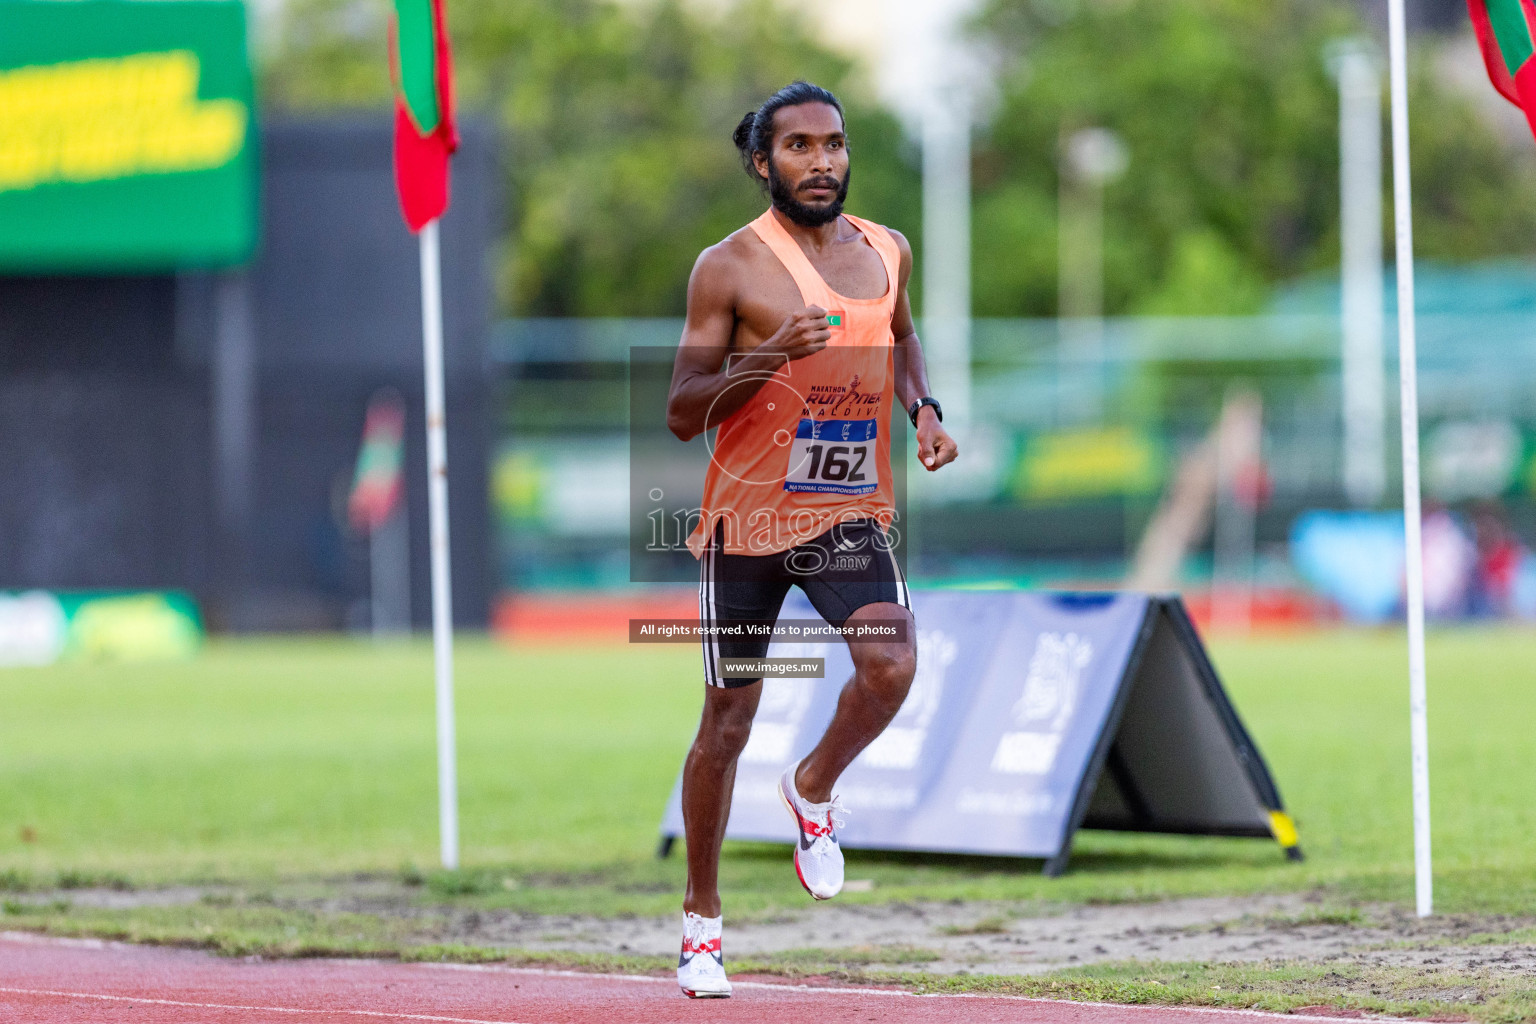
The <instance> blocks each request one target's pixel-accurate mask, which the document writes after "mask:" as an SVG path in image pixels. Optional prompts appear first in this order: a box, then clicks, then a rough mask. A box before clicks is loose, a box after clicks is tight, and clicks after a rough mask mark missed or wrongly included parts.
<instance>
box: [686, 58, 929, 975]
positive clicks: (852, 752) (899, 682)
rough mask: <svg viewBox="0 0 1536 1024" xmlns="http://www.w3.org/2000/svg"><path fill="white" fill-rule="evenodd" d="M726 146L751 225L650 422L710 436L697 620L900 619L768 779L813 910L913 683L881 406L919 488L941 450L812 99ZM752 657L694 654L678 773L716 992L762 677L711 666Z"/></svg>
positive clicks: (908, 317) (700, 960)
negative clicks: (850, 807)
mask: <svg viewBox="0 0 1536 1024" xmlns="http://www.w3.org/2000/svg"><path fill="white" fill-rule="evenodd" d="M733 139H734V141H735V143H736V147H737V148H738V149H739V150H740V151H741V155H742V162H743V164H744V165H745V166H746V169H747V172H748V174H749V175H751V177H752V178H753V180H755V181H757V182H759V184H760V185H762V186H763V187H764V188H765V190H766V191H767V192H768V195H769V198H770V199H771V203H772V205H771V206H770V208H769V209H768V211H767V212H766V213H764V214H763V215H762V216H761V217H759V218H757V220H755V221H753V222H752V223H751V224H749V225H747V226H746V227H744V228H742V229H740V230H739V231H736V232H735V233H734V234H732V235H731V236H730V237H728V238H726V239H725V240H724V241H723V242H720V243H719V244H717V245H714V246H711V247H710V248H708V249H706V250H704V252H703V253H702V254H701V255H700V256H699V259H698V262H697V263H696V264H695V265H694V269H693V275H692V277H691V279H690V280H689V282H688V320H687V325H686V326H685V327H684V330H683V338H682V344H681V346H680V347H679V349H678V353H677V362H676V365H675V366H674V368H673V374H672V388H671V393H670V395H669V397H668V403H667V424H668V426H669V427H670V428H671V430H672V432H673V433H674V434H676V435H677V436H678V437H679V438H681V439H682V440H684V441H687V440H690V439H692V438H694V437H696V436H698V435H699V434H702V433H704V432H705V431H706V430H708V429H710V428H712V427H717V428H718V430H717V432H716V437H715V441H714V445H713V449H712V453H711V454H712V457H711V461H710V466H709V470H708V473H707V475H706V477H705V483H704V500H703V515H702V516H701V518H700V522H699V527H698V529H697V530H696V531H695V532H694V533H693V535H692V536H691V537H690V538H689V541H688V544H689V547H690V548H691V549H692V551H693V553H694V554H695V555H696V556H698V557H699V559H700V562H701V573H700V584H699V618H700V622H701V624H702V625H704V626H705V627H710V626H716V627H720V626H729V625H730V624H733V623H763V622H768V623H771V622H773V621H774V620H776V619H777V618H778V614H779V607H780V605H781V603H782V602H783V600H784V597H785V595H786V594H787V593H788V591H789V588H790V586H792V585H795V586H799V587H800V589H801V590H802V591H804V592H805V595H806V596H807V597H808V598H809V599H810V601H811V604H812V605H813V606H814V607H815V608H816V610H817V612H819V613H820V614H821V616H822V617H823V618H825V619H826V620H827V621H828V622H829V623H830V624H832V625H833V626H837V627H848V628H850V629H851V628H854V627H856V626H857V625H858V624H859V623H861V622H867V621H871V620H884V621H886V622H896V623H900V624H901V626H900V628H899V630H898V634H899V635H898V638H897V639H895V640H893V641H891V642H858V643H850V644H849V651H850V652H851V654H852V657H853V665H854V675H853V678H852V679H851V680H849V682H848V683H847V685H846V686H844V687H843V691H842V695H841V697H840V698H839V699H838V705H837V712H836V714H835V715H834V717H833V719H832V722H831V724H830V725H829V726H828V727H827V731H826V733H825V734H824V735H823V736H822V738H821V740H820V742H819V743H818V744H817V745H816V748H815V749H814V750H812V751H811V752H810V754H808V755H807V756H806V757H805V758H804V759H803V760H801V761H799V762H797V763H796V764H792V765H790V766H789V767H788V768H786V769H785V771H784V775H783V778H782V779H781V780H780V782H779V795H780V797H781V798H782V799H783V801H784V804H785V806H786V808H788V810H789V812H790V814H792V815H793V816H794V819H795V822H796V825H797V826H798V828H799V832H800V842H799V843H798V844H797V846H796V848H795V853H794V864H795V871H796V873H797V875H798V876H799V879H800V883H801V884H802V885H803V886H804V887H805V889H806V890H807V891H808V892H809V893H810V894H811V895H812V896H813V897H814V898H816V899H830V898H831V897H833V896H835V895H837V893H838V891H839V890H841V889H842V885H843V854H842V850H841V849H839V847H838V842H837V832H836V830H837V829H838V828H839V827H840V826H841V824H842V822H841V821H840V819H839V818H838V817H837V814H838V812H840V811H841V810H842V807H841V805H840V804H838V803H837V801H836V799H835V798H834V796H833V792H832V788H833V786H834V785H835V784H836V782H837V779H838V777H839V776H840V775H841V774H842V773H843V770H844V769H845V768H847V767H848V765H849V764H850V763H851V762H852V761H853V759H854V758H855V757H857V756H858V754H859V752H860V751H862V750H863V749H864V748H865V747H866V746H868V745H869V743H870V742H871V741H872V740H874V738H875V737H876V736H878V735H879V734H880V733H881V731H882V730H884V729H885V727H886V725H888V724H889V723H890V721H891V719H892V718H893V717H894V716H895V715H896V712H897V711H898V710H899V709H900V708H901V703H902V701H903V700H905V699H906V696H907V690H908V688H909V687H910V686H911V685H912V676H913V672H914V670H915V669H916V666H917V650H916V637H915V634H914V629H913V623H912V613H911V610H910V609H911V606H910V604H909V603H908V600H907V587H906V582H905V580H904V579H903V577H902V573H901V569H900V567H899V566H898V565H897V562H896V558H895V556H894V553H893V552H892V551H891V543H890V542H889V540H888V536H889V535H888V532H887V530H888V528H889V527H890V526H891V524H892V520H893V519H894V516H895V503H894V497H893V491H892V483H891V466H890V445H891V438H890V430H891V420H892V417H891V402H892V400H893V397H894V398H897V399H899V400H900V401H901V403H902V406H903V408H905V409H906V410H907V412H908V415H909V416H910V418H911V420H912V423H913V426H914V427H916V429H917V445H918V458H919V460H920V461H921V462H922V464H923V466H924V467H925V468H927V469H928V470H929V471H930V472H931V471H933V470H936V469H938V468H939V467H940V466H943V465H945V464H947V463H949V462H952V461H953V460H954V458H955V455H956V447H955V442H954V440H953V439H951V438H950V436H949V435H948V434H947V433H945V431H944V428H943V426H941V424H940V421H941V419H942V411H941V409H940V407H939V404H938V402H936V401H934V399H933V398H932V397H931V396H930V395H929V393H928V379H927V373H926V371H925V369H924V364H923V357H922V350H921V348H920V347H919V344H918V340H917V333H916V331H915V330H914V329H913V326H912V310H911V306H910V304H909V302H908V300H907V281H908V279H909V278H910V277H911V274H912V250H911V247H910V246H908V245H907V240H906V239H905V238H903V237H902V236H901V235H900V234H898V233H896V232H894V231H891V230H888V229H887V228H884V227H881V226H880V225H878V224H873V223H870V222H869V221H865V220H860V219H859V218H857V217H853V216H849V215H847V214H844V213H843V202H844V200H845V199H846V198H847V195H848V182H849V166H848V164H849V149H848V137H847V134H846V132H845V129H844V123H843V111H842V106H841V104H839V103H838V101H837V98H836V97H834V96H833V95H832V94H831V93H830V92H828V91H827V90H825V89H822V88H820V87H818V86H815V85H811V84H809V83H807V82H795V83H794V84H792V85H789V86H786V87H785V88H783V89H781V90H780V91H779V92H777V93H775V94H774V95H773V96H772V97H770V98H769V99H768V101H767V102H766V103H764V104H763V105H762V107H761V108H759V109H758V110H756V111H754V112H752V113H749V114H748V115H747V116H746V117H744V118H743V119H742V121H741V123H740V124H739V125H738V126H737V128H736V131H735V133H734V136H733ZM767 651H768V641H767V640H766V639H764V640H755V639H754V640H741V639H722V638H719V637H718V636H716V635H712V634H711V633H709V632H708V630H706V632H705V638H704V678H705V682H706V683H707V684H708V686H707V687H706V688H705V695H704V712H703V717H702V719H701V721H700V722H699V733H698V737H697V738H696V739H695V740H694V743H693V747H692V749H691V750H690V751H689V752H688V759H687V762H686V763H685V764H684V766H683V797H682V799H683V823H684V833H685V836H686V839H687V844H688V892H687V895H686V896H685V897H684V899H683V912H684V913H683V921H684V923H683V950H682V955H681V957H680V958H679V960H678V969H677V978H678V984H679V985H680V986H681V987H682V989H683V991H684V992H685V993H686V994H687V995H689V996H728V995H730V993H731V985H730V982H729V981H728V980H726V975H725V967H724V961H723V958H722V955H721V950H720V937H721V922H722V916H721V910H720V893H719V888H718V869H719V861H720V844H721V841H722V840H723V838H724V835H725V823H726V819H727V818H728V817H729V814H730V807H731V790H732V787H733V786H734V783H735V779H736V760H737V758H738V756H740V754H741V752H742V749H743V748H744V747H745V746H746V743H747V736H748V734H749V733H750V731H751V728H752V718H753V715H754V714H755V713H756V711H757V704H758V700H759V698H760V697H761V695H762V689H763V685H762V679H761V678H730V677H728V676H724V675H722V674H721V669H720V660H721V659H722V658H761V657H763V656H764V655H766V654H767Z"/></svg>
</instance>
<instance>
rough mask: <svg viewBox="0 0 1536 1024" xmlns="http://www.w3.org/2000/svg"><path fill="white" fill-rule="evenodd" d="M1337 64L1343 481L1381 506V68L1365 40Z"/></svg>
mask: <svg viewBox="0 0 1536 1024" xmlns="http://www.w3.org/2000/svg"><path fill="white" fill-rule="evenodd" d="M1332 64H1333V68H1334V73H1335V75H1336V76H1337V78H1338V83H1339V229H1340V230H1339V234H1340V238H1341V249H1342V252H1341V259H1340V264H1341V274H1340V285H1341V287H1340V295H1341V301H1340V313H1341V319H1342V327H1343V333H1344V346H1343V353H1342V354H1343V359H1342V364H1343V374H1342V377H1343V399H1344V402H1343V409H1344V452H1343V456H1344V457H1343V460H1342V462H1343V466H1342V468H1343V484H1344V493H1345V495H1346V496H1347V497H1348V498H1349V501H1350V502H1351V503H1352V504H1354V505H1356V506H1359V507H1363V508H1374V507H1376V506H1377V505H1379V504H1380V503H1381V499H1382V496H1383V495H1384V494H1385V493H1386V490H1387V443H1386V441H1387V436H1386V435H1387V422H1386V419H1387V409H1386V401H1385V397H1386V395H1385V392H1386V380H1385V376H1386V371H1385V367H1384V366H1383V365H1382V363H1383V360H1382V320H1383V316H1382V301H1381V290H1382V289H1381V286H1382V278H1383V273H1382V259H1381V82H1380V79H1379V75H1380V69H1379V65H1378V64H1377V61H1376V58H1375V56H1374V55H1373V54H1372V52H1371V50H1370V48H1369V44H1367V43H1365V42H1364V41H1362V40H1357V39H1351V40H1346V41H1344V42H1342V43H1341V44H1339V45H1338V47H1337V49H1336V50H1335V51H1334V54H1333V61H1332Z"/></svg>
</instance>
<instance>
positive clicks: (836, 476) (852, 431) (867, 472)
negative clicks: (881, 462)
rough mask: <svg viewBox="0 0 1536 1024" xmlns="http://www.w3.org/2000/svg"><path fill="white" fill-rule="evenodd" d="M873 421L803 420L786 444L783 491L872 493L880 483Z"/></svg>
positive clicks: (875, 431) (876, 428)
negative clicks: (786, 463) (786, 459)
mask: <svg viewBox="0 0 1536 1024" xmlns="http://www.w3.org/2000/svg"><path fill="white" fill-rule="evenodd" d="M879 438H880V431H879V429H878V426H877V421H876V420H813V419H802V420H801V421H800V425H799V426H798V427H797V428H796V429H795V439H794V443H792V444H791V445H790V446H789V471H788V472H787V473H785V475H784V489H785V490H786V491H814V492H818V493H823V494H873V493H874V491H875V488H876V487H878V486H879V485H880V476H879V472H878V471H877V469H876V461H877V459H876V455H875V449H876V447H877V445H878V444H879Z"/></svg>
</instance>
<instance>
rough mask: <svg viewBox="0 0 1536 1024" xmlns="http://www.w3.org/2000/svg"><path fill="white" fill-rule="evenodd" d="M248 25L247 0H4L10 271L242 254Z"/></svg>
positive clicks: (246, 207) (2, 249)
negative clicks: (241, 1)
mask: <svg viewBox="0 0 1536 1024" xmlns="http://www.w3.org/2000/svg"><path fill="white" fill-rule="evenodd" d="M245 26H246V16H245V8H244V5H243V4H241V3H240V2H238V0H70V2H60V0H0V271H6V272H18V271H20V272H41V271H60V270H66V271H93V270H119V269H121V270H153V269H170V268H174V267H195V266H222V265H229V264H235V263H240V262H242V261H244V260H245V259H246V258H247V257H248V256H249V255H250V253H251V250H252V248H253V247H254V243H255V237H256V172H257V167H256V154H255V152H254V145H253V140H254V138H255V134H254V127H255V126H254V120H255V108H254V104H253V101H252V89H251V70H250V63H249V60H248V59H247V54H246V34H245Z"/></svg>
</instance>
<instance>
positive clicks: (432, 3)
mask: <svg viewBox="0 0 1536 1024" xmlns="http://www.w3.org/2000/svg"><path fill="white" fill-rule="evenodd" d="M390 65H391V68H392V70H393V71H394V79H395V187H396V189H397V190H398V191H399V193H400V212H401V213H402V214H403V215H404V216H405V223H406V224H407V225H408V226H409V227H410V229H411V230H412V231H420V230H421V229H422V228H423V227H425V226H426V224H427V222H428V221H431V220H436V219H437V218H438V217H441V216H442V215H443V211H444V210H446V209H448V157H449V156H450V155H451V154H452V153H453V151H454V150H455V149H457V148H458V146H459V133H458V130H457V128H455V127H454V123H453V61H452V59H451V55H450V53H449V50H448V24H447V19H446V17H445V16H444V13H443V0H395V21H394V24H393V26H392V27H391V31H390Z"/></svg>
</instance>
